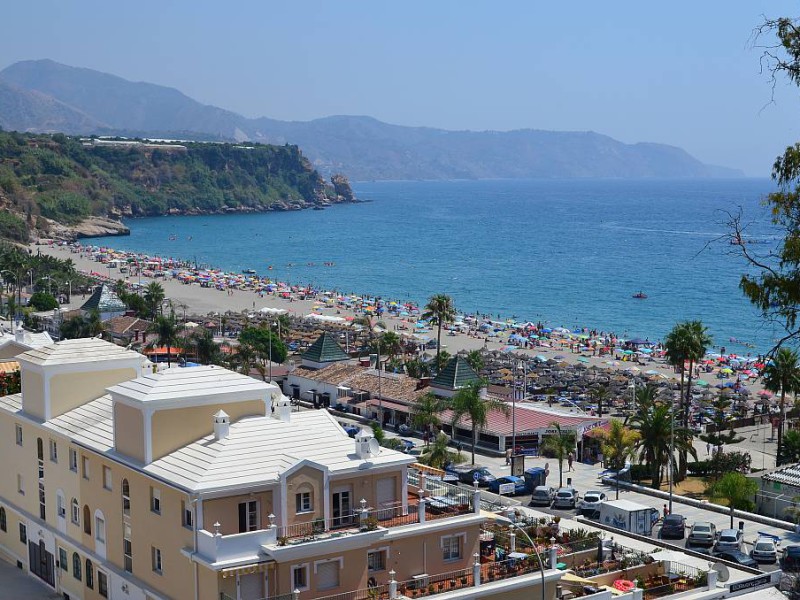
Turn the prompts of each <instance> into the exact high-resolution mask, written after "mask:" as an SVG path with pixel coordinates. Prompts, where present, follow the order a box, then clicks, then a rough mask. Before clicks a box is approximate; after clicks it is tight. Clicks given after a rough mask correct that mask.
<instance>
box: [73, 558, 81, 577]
mask: <svg viewBox="0 0 800 600" xmlns="http://www.w3.org/2000/svg"><path fill="white" fill-rule="evenodd" d="M72 576H73V577H74V578H75V579H77V580H78V581H80V580H81V557H80V556H78V553H77V552H73V553H72Z"/></svg>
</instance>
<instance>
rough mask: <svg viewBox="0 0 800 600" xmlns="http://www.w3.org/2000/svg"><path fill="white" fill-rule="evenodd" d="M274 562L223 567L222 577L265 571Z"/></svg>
mask: <svg viewBox="0 0 800 600" xmlns="http://www.w3.org/2000/svg"><path fill="white" fill-rule="evenodd" d="M271 564H273V563H272V562H262V563H255V564H251V565H244V566H241V567H231V568H230V569H222V578H223V579H227V578H228V577H236V576H237V575H250V574H251V573H263V572H264V571H266V570H267V569H268V568H269V566H270V565H271Z"/></svg>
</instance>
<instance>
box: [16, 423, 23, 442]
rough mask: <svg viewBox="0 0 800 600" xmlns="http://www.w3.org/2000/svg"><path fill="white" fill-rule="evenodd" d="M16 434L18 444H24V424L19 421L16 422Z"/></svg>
mask: <svg viewBox="0 0 800 600" xmlns="http://www.w3.org/2000/svg"><path fill="white" fill-rule="evenodd" d="M14 435H15V436H16V439H17V446H22V443H23V440H22V425H20V424H19V423H15V424H14Z"/></svg>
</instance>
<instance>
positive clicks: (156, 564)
mask: <svg viewBox="0 0 800 600" xmlns="http://www.w3.org/2000/svg"><path fill="white" fill-rule="evenodd" d="M151 551H152V554H153V571H155V572H156V573H158V574H159V575H161V574H162V570H161V550H159V549H158V548H151Z"/></svg>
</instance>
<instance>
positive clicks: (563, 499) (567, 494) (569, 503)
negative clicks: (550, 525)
mask: <svg viewBox="0 0 800 600" xmlns="http://www.w3.org/2000/svg"><path fill="white" fill-rule="evenodd" d="M577 503H578V494H577V492H575V490H573V489H572V488H568V487H563V488H559V490H558V491H557V492H556V496H555V498H553V508H575V505H576V504H577Z"/></svg>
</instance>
